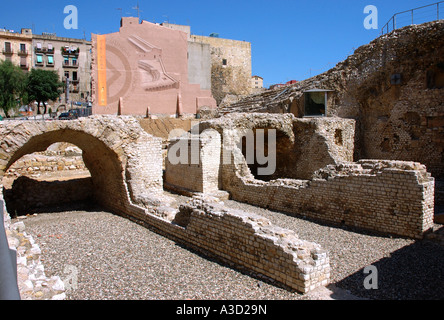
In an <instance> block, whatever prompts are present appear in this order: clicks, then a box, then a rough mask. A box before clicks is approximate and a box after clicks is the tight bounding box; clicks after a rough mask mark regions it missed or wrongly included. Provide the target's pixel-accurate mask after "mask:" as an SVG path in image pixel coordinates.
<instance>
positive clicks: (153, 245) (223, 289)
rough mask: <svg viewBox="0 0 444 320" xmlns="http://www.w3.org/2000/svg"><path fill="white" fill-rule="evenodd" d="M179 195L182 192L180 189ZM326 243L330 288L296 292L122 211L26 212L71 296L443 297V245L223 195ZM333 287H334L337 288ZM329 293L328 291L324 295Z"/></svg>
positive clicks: (50, 269)
mask: <svg viewBox="0 0 444 320" xmlns="http://www.w3.org/2000/svg"><path fill="white" fill-rule="evenodd" d="M179 198H180V197H179ZM225 204H226V205H227V206H229V207H231V208H238V209H243V210H246V211H253V212H256V213H258V214H261V215H263V216H265V217H267V218H269V219H270V220H271V221H272V223H274V224H276V225H279V226H282V227H285V228H288V229H293V230H295V231H296V232H297V233H298V234H299V236H300V238H301V239H304V240H309V241H314V242H317V243H319V244H321V245H322V246H323V247H324V248H326V249H327V250H328V251H329V255H330V264H331V268H332V272H331V282H332V285H330V286H329V289H330V290H331V291H328V292H314V293H313V295H309V296H301V295H299V294H297V293H291V292H288V291H286V290H284V289H281V288H278V287H276V286H273V285H271V284H268V283H264V282H262V281H260V280H258V279H255V278H252V277H250V276H248V275H245V274H242V273H240V272H237V271H235V270H233V269H230V268H228V267H225V266H223V265H220V264H218V263H217V262H214V261H211V260H209V259H206V258H204V257H202V256H200V255H197V254H195V253H193V252H192V251H190V250H188V249H186V248H183V247H182V246H180V245H178V244H177V243H175V242H174V241H171V240H169V239H166V238H165V237H162V236H160V235H158V234H156V233H153V232H151V231H150V230H148V229H146V228H144V227H142V226H140V225H138V224H136V223H133V222H131V221H129V220H127V219H124V218H122V217H119V216H116V215H113V214H111V213H108V212H104V211H101V210H100V209H99V210H97V208H94V209H89V210H86V211H85V210H77V211H76V210H73V211H64V212H54V213H39V214H37V215H33V216H30V217H28V218H27V219H24V223H25V225H26V230H27V233H28V234H31V235H32V236H33V237H34V239H35V240H36V242H37V243H38V244H39V246H40V248H41V249H42V259H44V261H43V263H44V265H45V271H46V273H47V275H48V276H53V275H56V276H60V278H61V279H62V280H65V281H66V280H67V279H70V278H71V279H74V280H73V281H71V286H69V287H67V291H66V295H67V299H75V300H105V299H121V300H126V299H131V300H140V299H144V300H148V299H149V300H153V299H156V300H157V299H163V300H176V299H180V300H186V299H199V300H206V299H213V300H237V299H244V300H275V299H279V300H291V299H298V300H299V299H324V298H329V299H331V298H335V299H341V298H350V297H349V296H344V295H343V294H344V293H351V294H353V295H354V296H357V297H360V298H365V299H381V300H382V299H444V247H443V246H439V245H437V244H434V243H431V242H427V241H413V240H408V239H399V238H390V237H380V236H376V235H371V234H363V233H357V232H352V231H350V230H346V229H344V228H333V227H329V226H323V225H320V224H316V223H313V222H309V221H306V220H303V219H297V218H294V217H289V216H287V215H284V214H280V213H276V212H272V211H269V210H265V209H260V208H257V207H253V206H249V205H246V204H241V203H238V202H234V201H226V202H225ZM369 265H374V266H376V267H377V270H378V282H377V283H378V289H376V290H366V289H365V288H364V285H363V283H364V279H365V278H366V277H367V276H368V274H364V272H363V268H365V267H366V266H369ZM335 292H336V293H335ZM328 295H331V296H330V297H328Z"/></svg>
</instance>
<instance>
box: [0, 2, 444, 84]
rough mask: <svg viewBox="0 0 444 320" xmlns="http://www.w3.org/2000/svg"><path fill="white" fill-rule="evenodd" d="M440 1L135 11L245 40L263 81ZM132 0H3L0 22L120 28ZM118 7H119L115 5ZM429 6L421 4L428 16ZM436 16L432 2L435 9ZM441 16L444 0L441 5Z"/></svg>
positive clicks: (187, 5) (281, 78)
mask: <svg viewBox="0 0 444 320" xmlns="http://www.w3.org/2000/svg"><path fill="white" fill-rule="evenodd" d="M435 2H438V0H395V1H387V0H273V1H270V0H255V1H253V0H224V1H214V0H205V1H203V0H190V1H185V0H169V1H148V0H139V6H140V10H141V12H140V17H141V18H142V19H144V20H147V21H150V22H156V23H160V22H164V21H169V22H170V23H177V24H185V25H190V26H191V32H192V33H193V34H197V35H206V36H208V35H210V34H211V33H218V34H219V36H220V37H221V38H228V39H235V40H245V41H248V42H251V46H252V67H253V70H252V71H253V74H254V75H259V76H262V77H263V78H264V83H265V86H267V87H268V86H269V85H271V84H275V83H282V82H287V81H289V80H303V79H306V78H309V77H310V76H314V75H316V74H319V73H321V72H323V71H326V70H328V69H330V68H331V67H333V66H334V65H336V63H338V62H340V61H342V60H344V59H345V58H346V57H347V56H348V55H349V54H351V53H353V50H354V49H356V48H358V47H359V46H361V45H364V44H367V43H369V42H370V41H372V40H373V39H375V38H377V37H378V36H379V34H380V29H381V28H382V27H383V25H384V24H385V23H386V22H387V21H388V20H389V19H390V18H391V17H392V16H393V14H395V13H397V12H400V11H404V10H409V9H413V8H416V7H420V6H424V5H428V4H432V3H435ZM66 5H74V6H76V7H77V9H78V29H77V30H74V29H69V30H68V29H65V28H64V25H63V22H64V20H65V18H66V17H67V15H68V14H64V12H63V10H64V8H65V6H66ZM136 5H137V0H88V1H87V0H64V1H61V0H39V1H35V0H21V1H7V2H6V1H4V3H2V8H1V11H0V28H6V29H12V30H17V31H18V30H20V29H21V28H33V30H34V32H35V33H37V34H41V33H42V32H55V33H57V35H58V36H65V37H71V38H83V37H84V35H86V39H88V40H89V39H90V38H91V33H97V34H106V33H111V32H117V31H118V30H119V21H120V17H121V14H122V15H123V16H137V11H136V10H134V9H133V8H134V7H135V6H136ZM367 5H374V6H376V8H377V9H378V30H373V29H371V30H367V29H366V28H364V24H363V22H364V19H365V18H366V17H367V16H368V14H365V13H364V8H365V7H366V6H367ZM118 8H121V9H122V10H118ZM432 12H433V10H432V9H430V10H429V11H426V12H425V14H426V19H427V15H430V17H431V16H432ZM434 12H435V15H436V9H434ZM441 12H443V13H442V15H443V18H444V3H443V4H442V5H441Z"/></svg>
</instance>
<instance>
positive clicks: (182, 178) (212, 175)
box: [165, 130, 221, 193]
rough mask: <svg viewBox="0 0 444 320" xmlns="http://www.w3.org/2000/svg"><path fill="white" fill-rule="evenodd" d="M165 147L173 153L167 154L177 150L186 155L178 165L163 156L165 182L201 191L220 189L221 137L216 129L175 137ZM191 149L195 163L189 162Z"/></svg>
mask: <svg viewBox="0 0 444 320" xmlns="http://www.w3.org/2000/svg"><path fill="white" fill-rule="evenodd" d="M181 145H182V146H183V148H182V147H181ZM168 150H169V152H171V153H172V155H170V157H171V156H174V153H175V152H176V150H179V152H180V151H181V152H186V153H187V154H188V158H187V161H185V163H178V164H172V163H171V161H170V160H169V159H168V158H167V159H166V161H165V184H167V185H171V186H174V187H179V188H183V189H186V190H190V191H195V192H203V193H212V192H214V191H217V190H219V167H220V165H219V164H220V153H221V139H220V135H219V134H218V132H217V131H215V130H212V131H210V130H206V131H205V132H204V133H202V134H201V135H194V136H190V135H186V137H185V136H182V137H181V138H177V139H174V140H172V141H171V144H170V146H169V148H168ZM192 152H195V154H196V155H197V156H198V163H197V161H194V162H195V163H193V162H192ZM177 155H179V153H177Z"/></svg>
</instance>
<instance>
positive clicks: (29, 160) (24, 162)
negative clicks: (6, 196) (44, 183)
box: [5, 154, 88, 177]
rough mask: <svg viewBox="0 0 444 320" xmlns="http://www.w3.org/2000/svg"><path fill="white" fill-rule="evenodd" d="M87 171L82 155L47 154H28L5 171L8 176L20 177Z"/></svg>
mask: <svg viewBox="0 0 444 320" xmlns="http://www.w3.org/2000/svg"><path fill="white" fill-rule="evenodd" d="M74 170H81V171H85V172H86V171H87V170H88V169H87V168H86V167H85V163H84V162H83V159H82V156H72V157H65V156H61V155H59V156H46V155H42V154H36V155H34V156H31V155H27V156H24V157H23V158H21V159H20V160H18V161H16V162H15V163H14V164H13V165H12V166H11V167H10V168H9V169H8V171H7V172H6V173H5V176H6V177H14V176H15V177H18V176H24V175H30V174H37V173H44V172H46V173H55V172H63V171H74Z"/></svg>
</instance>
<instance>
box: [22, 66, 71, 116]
mask: <svg viewBox="0 0 444 320" xmlns="http://www.w3.org/2000/svg"><path fill="white" fill-rule="evenodd" d="M62 87H63V83H62V82H60V79H59V75H58V74H57V72H55V71H52V70H41V69H32V70H31V72H30V73H29V75H28V81H27V85H26V91H27V93H28V99H29V101H34V100H35V101H37V102H38V107H37V114H40V103H42V104H43V108H44V110H43V113H44V114H45V113H46V102H47V101H49V100H56V99H57V98H58V97H59V96H60V94H61V93H62V91H61V88H62Z"/></svg>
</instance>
